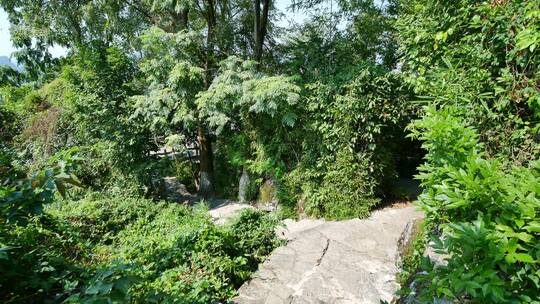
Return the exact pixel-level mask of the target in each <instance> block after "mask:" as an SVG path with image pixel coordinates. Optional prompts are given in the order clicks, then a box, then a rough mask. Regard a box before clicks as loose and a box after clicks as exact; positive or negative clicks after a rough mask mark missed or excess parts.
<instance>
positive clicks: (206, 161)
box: [197, 0, 216, 197]
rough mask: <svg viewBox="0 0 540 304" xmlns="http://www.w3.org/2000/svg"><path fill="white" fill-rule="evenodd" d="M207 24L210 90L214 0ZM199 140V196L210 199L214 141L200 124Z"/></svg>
mask: <svg viewBox="0 0 540 304" xmlns="http://www.w3.org/2000/svg"><path fill="white" fill-rule="evenodd" d="M206 22H207V25H208V32H207V36H206V56H205V57H206V58H205V62H204V65H205V79H204V85H205V88H206V89H208V88H209V87H210V84H211V82H212V67H213V61H214V31H215V26H216V11H215V3H214V0H207V3H206ZM197 132H198V139H199V148H200V158H199V166H200V169H199V194H200V195H202V196H204V197H209V196H211V195H213V194H214V163H213V155H212V139H211V138H210V136H209V135H208V134H207V132H206V128H205V127H204V125H203V124H202V122H199V128H198V130H197Z"/></svg>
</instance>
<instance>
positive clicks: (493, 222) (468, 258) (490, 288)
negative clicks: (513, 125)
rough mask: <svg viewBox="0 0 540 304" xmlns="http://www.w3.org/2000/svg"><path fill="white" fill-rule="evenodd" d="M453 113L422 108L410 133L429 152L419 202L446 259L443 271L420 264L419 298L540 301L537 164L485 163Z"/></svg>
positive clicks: (539, 170) (539, 177)
mask: <svg viewBox="0 0 540 304" xmlns="http://www.w3.org/2000/svg"><path fill="white" fill-rule="evenodd" d="M459 114H460V112H458V111H457V110H455V109H453V108H442V109H439V110H436V109H435V108H433V107H431V108H427V109H426V115H425V117H424V118H423V119H422V120H419V121H416V122H415V123H414V124H413V129H412V130H413V135H414V136H417V137H418V138H420V139H422V140H424V141H425V143H424V147H425V148H426V150H427V151H428V154H427V156H426V164H425V165H423V166H422V167H421V168H420V169H421V174H420V175H419V178H420V180H421V181H422V183H423V184H424V185H426V186H428V187H427V189H426V191H424V193H423V194H422V195H421V196H420V199H419V204H420V206H421V207H422V208H423V210H424V211H425V212H426V217H427V219H428V221H430V222H431V223H433V224H435V225H440V227H441V229H442V235H441V236H439V237H437V236H435V237H434V242H435V244H436V246H435V248H436V249H438V250H439V252H440V253H444V254H448V258H447V261H448V264H447V265H445V266H437V267H434V265H432V264H429V263H425V265H424V268H425V269H426V270H428V272H427V274H425V275H423V276H420V278H419V281H420V282H423V283H424V284H425V288H426V289H425V290H423V291H422V292H423V296H424V299H425V300H428V299H432V297H433V296H437V297H442V296H445V297H447V298H451V299H457V300H459V301H464V300H465V299H469V300H472V301H474V302H478V303H486V302H491V303H535V301H540V295H539V294H538V290H540V276H539V273H540V267H539V262H540V247H539V246H538V244H540V234H539V232H540V222H539V221H538V218H540V189H539V188H538V185H539V184H540V162H538V161H534V162H531V163H530V165H529V166H527V167H520V166H513V167H510V169H506V166H503V165H502V164H501V163H500V162H499V161H498V160H496V159H486V158H485V153H484V152H483V151H482V145H480V144H479V140H478V135H477V134H476V132H475V130H474V129H472V128H471V127H469V126H467V125H466V124H465V123H464V121H463V119H461V118H460V115H459ZM462 115H463V114H462Z"/></svg>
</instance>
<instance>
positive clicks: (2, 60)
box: [0, 56, 22, 71]
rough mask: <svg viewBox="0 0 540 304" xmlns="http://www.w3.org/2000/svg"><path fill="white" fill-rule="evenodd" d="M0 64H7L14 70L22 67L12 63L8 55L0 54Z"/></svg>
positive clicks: (19, 69)
mask: <svg viewBox="0 0 540 304" xmlns="http://www.w3.org/2000/svg"><path fill="white" fill-rule="evenodd" d="M2 65H7V66H9V67H10V68H12V69H14V70H17V71H21V70H22V68H21V67H20V66H18V65H17V64H15V63H13V62H12V61H11V60H10V59H9V57H8V56H0V66H2Z"/></svg>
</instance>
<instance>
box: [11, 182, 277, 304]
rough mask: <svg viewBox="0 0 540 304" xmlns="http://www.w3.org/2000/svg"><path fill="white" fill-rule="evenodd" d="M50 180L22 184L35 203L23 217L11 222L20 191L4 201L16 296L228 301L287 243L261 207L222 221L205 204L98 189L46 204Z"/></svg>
mask: <svg viewBox="0 0 540 304" xmlns="http://www.w3.org/2000/svg"><path fill="white" fill-rule="evenodd" d="M46 187H52V186H49V185H47V184H45V185H44V186H37V187H33V188H32V189H30V190H23V189H21V190H19V191H20V192H18V193H20V194H19V195H18V196H17V197H18V198H19V199H24V200H25V202H27V204H29V203H30V202H31V203H32V207H34V208H33V209H32V210H29V212H32V214H33V215H34V216H30V217H26V221H24V222H22V221H17V222H14V221H12V219H13V213H12V212H11V211H12V210H13V208H12V207H11V206H10V205H9V203H13V200H11V199H10V197H14V196H13V195H11V196H7V199H6V200H4V199H3V200H2V201H1V203H2V207H3V209H2V212H3V213H2V215H3V217H2V220H1V221H2V228H1V229H2V230H1V231H0V242H1V245H2V248H1V252H0V253H1V256H0V269H1V271H2V278H1V279H0V285H1V286H2V293H1V294H0V297H1V298H2V299H3V301H5V302H7V303H28V302H32V303H35V302H62V303H101V302H107V301H120V302H126V301H134V302H146V303H149V302H150V303H164V302H175V303H209V302H213V301H222V300H224V299H228V298H230V297H232V296H234V294H235V292H236V291H235V290H236V288H238V287H239V286H240V284H241V283H242V282H244V281H245V280H246V279H247V278H249V276H250V274H251V273H252V272H253V271H254V270H256V269H257V265H258V263H260V262H261V261H262V260H263V259H264V257H265V256H266V255H267V254H268V253H270V251H271V250H272V249H273V248H274V247H275V246H277V245H278V244H279V241H278V239H277V238H276V237H275V235H274V226H275V224H276V222H275V219H272V218H270V217H268V216H267V215H264V214H262V213H260V212H256V211H247V212H244V213H242V214H241V215H240V216H239V217H238V218H237V219H235V220H233V221H231V222H229V223H228V224H227V225H226V226H216V225H215V224H214V223H212V221H211V220H210V218H209V217H208V215H207V214H206V209H205V208H204V206H200V207H199V208H196V209H191V208H189V207H186V206H182V205H177V204H167V203H165V202H151V201H148V200H145V199H142V198H134V197H128V196H112V197H103V196H102V195H99V194H95V195H89V196H88V197H86V198H84V199H81V200H73V201H69V202H67V201H62V200H59V201H57V202H55V203H53V204H52V205H50V206H47V207H46V208H45V212H43V213H39V212H38V211H37V209H39V208H42V207H43V203H45V202H50V199H51V196H53V195H54V193H53V192H52V190H53V189H52V188H46ZM2 191H4V190H2ZM23 191H24V192H23ZM42 197H43V199H41V198H42ZM5 208H7V209H8V210H10V213H9V214H4V212H5V211H6V209H5ZM19 211H20V213H19V214H17V215H20V216H21V217H22V214H21V213H22V211H23V210H21V209H20V208H19ZM27 215H30V213H27Z"/></svg>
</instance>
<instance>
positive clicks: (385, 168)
mask: <svg viewBox="0 0 540 304" xmlns="http://www.w3.org/2000/svg"><path fill="white" fill-rule="evenodd" d="M306 90H307V91H308V92H307V94H306V95H307V97H306V101H305V103H306V105H305V109H303V111H304V112H303V113H302V115H300V117H299V121H302V124H303V125H304V128H303V129H301V130H298V132H299V133H298V134H294V136H298V137H299V140H300V142H301V144H300V146H301V147H302V148H301V149H302V150H301V153H299V154H296V157H299V158H300V163H299V164H298V166H297V168H296V169H295V170H294V171H293V172H292V173H291V174H289V175H288V177H287V178H285V179H286V181H284V183H283V184H285V185H288V187H289V189H290V190H289V191H288V192H289V194H288V195H287V196H288V197H291V196H293V197H294V196H296V197H297V200H299V201H300V202H301V203H300V206H299V208H300V209H303V211H306V212H307V213H308V214H311V215H315V216H323V217H328V218H332V219H342V218H352V217H365V216H367V215H368V214H369V210H370V209H371V208H372V207H373V206H375V205H376V204H377V203H378V202H379V199H378V198H377V197H378V196H379V195H380V194H381V193H382V192H384V191H382V189H383V188H384V187H383V186H384V183H385V181H388V180H392V178H394V177H395V176H396V171H395V165H396V159H397V157H396V155H399V152H398V151H399V150H400V149H399V147H398V145H397V142H398V141H399V140H400V139H401V138H403V137H404V136H405V135H404V131H403V129H404V127H405V126H406V124H407V122H408V121H409V119H411V117H414V115H415V106H414V105H413V104H412V103H410V102H409V101H408V99H409V98H410V94H411V93H410V91H409V89H408V87H407V85H406V84H405V83H404V82H403V79H402V78H401V76H400V75H398V74H395V73H391V72H387V71H385V70H384V69H383V68H381V67H377V66H374V65H366V66H365V67H364V69H362V70H360V71H359V72H358V74H357V75H356V77H355V78H354V79H352V80H350V81H349V82H346V83H340V82H338V83H332V82H330V83H328V84H326V83H322V82H318V83H314V84H309V85H307V87H306ZM298 155H300V156H298ZM293 200H294V199H293Z"/></svg>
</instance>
